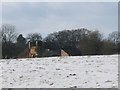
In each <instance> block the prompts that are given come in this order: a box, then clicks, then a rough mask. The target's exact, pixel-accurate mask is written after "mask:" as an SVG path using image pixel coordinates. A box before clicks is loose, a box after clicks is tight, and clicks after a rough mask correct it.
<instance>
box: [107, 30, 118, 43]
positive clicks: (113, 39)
mask: <svg viewBox="0 0 120 90" xmlns="http://www.w3.org/2000/svg"><path fill="white" fill-rule="evenodd" d="M108 40H109V41H111V42H113V43H114V44H115V45H117V44H118V43H119V42H120V32H118V31H114V32H112V33H110V34H109V37H108Z"/></svg>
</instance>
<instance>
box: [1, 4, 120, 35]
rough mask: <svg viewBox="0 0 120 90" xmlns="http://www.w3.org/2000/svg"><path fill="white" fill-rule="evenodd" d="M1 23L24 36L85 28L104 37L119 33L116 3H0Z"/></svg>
mask: <svg viewBox="0 0 120 90" xmlns="http://www.w3.org/2000/svg"><path fill="white" fill-rule="evenodd" d="M2 23H3V24H13V25H15V26H16V31H17V32H18V33H22V34H23V35H26V34H28V33H31V32H39V33H41V34H42V36H43V37H45V36H46V35H47V34H49V33H52V32H54V31H61V30H64V29H76V28H87V29H89V30H99V31H100V32H101V33H104V34H105V35H107V34H108V33H110V32H113V31H117V30H118V3H117V2H111V3H110V2H106V3H105V2H103V3H102V2H101V3H99V2H74V3H73V2H63V3H60V2H57V3H55V2H34V3H33V2H21V3H15V2H14V3H12V2H11V3H8V2H6V3H3V4H2Z"/></svg>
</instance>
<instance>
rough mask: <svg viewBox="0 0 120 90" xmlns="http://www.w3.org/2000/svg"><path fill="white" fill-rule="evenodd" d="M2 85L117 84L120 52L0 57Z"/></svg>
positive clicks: (8, 86)
mask: <svg viewBox="0 0 120 90" xmlns="http://www.w3.org/2000/svg"><path fill="white" fill-rule="evenodd" d="M0 67H1V71H2V72H1V73H0V86H2V88H118V55H100V56H70V57H49V58H26V59H6V60H5V59H1V60H0Z"/></svg>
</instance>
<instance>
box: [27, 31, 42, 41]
mask: <svg viewBox="0 0 120 90" xmlns="http://www.w3.org/2000/svg"><path fill="white" fill-rule="evenodd" d="M26 39H27V40H28V41H31V42H34V41H41V40H42V36H41V34H40V33H30V34H28V35H27V37H26Z"/></svg>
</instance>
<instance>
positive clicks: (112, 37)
mask: <svg viewBox="0 0 120 90" xmlns="http://www.w3.org/2000/svg"><path fill="white" fill-rule="evenodd" d="M0 36H1V37H0V38H2V56H3V58H7V57H9V58H13V57H16V56H17V55H19V54H20V53H21V52H23V51H24V50H25V49H26V48H27V47H28V41H31V42H34V41H42V48H46V49H48V48H49V49H53V50H57V49H72V50H74V48H76V49H77V50H79V51H80V52H81V54H80V55H110V54H118V53H120V47H119V46H120V38H119V36H120V32H118V31H114V32H111V33H110V34H109V35H108V37H106V38H104V36H103V34H101V33H100V32H99V31H98V30H94V31H91V30H88V29H86V28H81V29H73V30H63V31H58V32H53V33H50V34H48V35H47V36H46V37H45V38H42V36H41V34H40V33H29V34H28V35H26V37H24V36H23V35H22V34H18V33H17V32H16V28H15V26H14V25H11V24H4V25H2V27H1V30H0ZM76 52H77V51H76ZM78 55H79V54H78Z"/></svg>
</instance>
